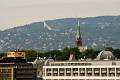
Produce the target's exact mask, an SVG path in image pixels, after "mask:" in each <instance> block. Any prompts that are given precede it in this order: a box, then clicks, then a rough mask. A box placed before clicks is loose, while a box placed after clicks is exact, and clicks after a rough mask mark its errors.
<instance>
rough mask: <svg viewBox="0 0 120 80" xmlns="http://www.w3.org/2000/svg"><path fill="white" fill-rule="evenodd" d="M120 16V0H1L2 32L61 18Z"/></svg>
mask: <svg viewBox="0 0 120 80" xmlns="http://www.w3.org/2000/svg"><path fill="white" fill-rule="evenodd" d="M106 15H107V16H109V15H110V16H117V15H120V0H0V30H5V29H8V28H12V27H16V26H22V25H25V24H29V23H32V22H39V21H43V20H53V19H59V18H71V17H73V18H76V17H95V16H106Z"/></svg>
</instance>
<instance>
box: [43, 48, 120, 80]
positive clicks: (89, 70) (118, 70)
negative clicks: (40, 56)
mask: <svg viewBox="0 0 120 80" xmlns="http://www.w3.org/2000/svg"><path fill="white" fill-rule="evenodd" d="M43 79H44V80H120V60H118V59H115V57H114V55H112V53H111V52H110V51H105V50H103V51H101V52H100V53H99V54H98V56H97V57H96V59H94V60H91V59H81V60H79V61H53V62H50V63H49V64H45V65H44V66H43Z"/></svg>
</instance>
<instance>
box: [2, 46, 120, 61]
mask: <svg viewBox="0 0 120 80" xmlns="http://www.w3.org/2000/svg"><path fill="white" fill-rule="evenodd" d="M106 49H107V50H109V51H111V52H112V53H113V55H114V56H115V57H116V58H118V59H120V49H113V48H106ZM100 51H101V50H96V49H87V50H86V51H85V52H82V53H80V52H79V50H78V49H77V48H64V49H63V50H61V51H60V50H52V51H48V52H37V51H35V50H26V51H25V52H26V59H27V60H28V61H34V60H35V59H36V57H42V58H43V57H46V58H49V57H52V58H53V59H55V60H68V59H69V55H70V54H71V53H72V54H74V55H75V58H76V59H77V60H78V59H81V58H91V59H94V58H96V56H97V55H98V53H99V52H100ZM5 55H6V53H1V54H0V57H3V56H5Z"/></svg>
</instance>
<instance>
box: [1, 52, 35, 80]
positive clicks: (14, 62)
mask: <svg viewBox="0 0 120 80" xmlns="http://www.w3.org/2000/svg"><path fill="white" fill-rule="evenodd" d="M24 55H25V52H19V51H17V52H16V51H15V52H14V51H13V52H8V53H7V57H3V58H1V59H0V80H36V78H37V73H36V72H37V69H36V68H34V67H33V64H32V63H28V62H27V60H26V59H25V56H24Z"/></svg>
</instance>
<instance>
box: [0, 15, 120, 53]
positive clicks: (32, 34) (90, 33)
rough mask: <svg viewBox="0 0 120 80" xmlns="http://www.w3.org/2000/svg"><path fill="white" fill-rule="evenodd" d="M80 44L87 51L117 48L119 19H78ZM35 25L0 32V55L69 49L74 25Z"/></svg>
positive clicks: (65, 22) (67, 22) (66, 21)
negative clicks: (0, 52)
mask: <svg viewBox="0 0 120 80" xmlns="http://www.w3.org/2000/svg"><path fill="white" fill-rule="evenodd" d="M79 21H80V25H81V34H82V40H83V44H84V45H86V46H88V47H91V45H92V43H93V42H95V43H96V44H97V47H99V48H101V47H103V46H111V47H118V48H119V47H120V37H119V34H120V23H119V22H120V16H100V17H88V18H79ZM46 24H47V25H46V26H44V23H43V22H36V23H32V24H29V25H24V26H19V27H16V28H12V29H8V30H4V31H0V51H7V50H14V49H16V48H20V49H35V50H40V51H48V50H53V49H62V48H64V47H73V46H74V45H75V44H74V41H75V32H76V29H77V21H76V19H75V18H65V19H57V20H48V21H46Z"/></svg>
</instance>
